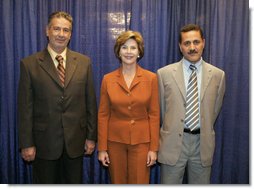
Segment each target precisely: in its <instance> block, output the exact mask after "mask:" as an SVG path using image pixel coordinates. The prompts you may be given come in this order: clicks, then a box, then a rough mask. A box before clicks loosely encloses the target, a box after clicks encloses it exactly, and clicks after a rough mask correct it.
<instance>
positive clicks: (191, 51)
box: [188, 49, 198, 54]
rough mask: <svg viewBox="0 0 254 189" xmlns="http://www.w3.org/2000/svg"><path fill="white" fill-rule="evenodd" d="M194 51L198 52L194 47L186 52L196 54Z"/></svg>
mask: <svg viewBox="0 0 254 189" xmlns="http://www.w3.org/2000/svg"><path fill="white" fill-rule="evenodd" d="M196 53H198V52H197V51H196V50H195V49H192V50H190V51H189V52H188V54H196Z"/></svg>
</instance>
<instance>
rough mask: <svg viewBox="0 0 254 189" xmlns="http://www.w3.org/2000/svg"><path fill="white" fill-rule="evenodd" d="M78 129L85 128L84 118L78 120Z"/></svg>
mask: <svg viewBox="0 0 254 189" xmlns="http://www.w3.org/2000/svg"><path fill="white" fill-rule="evenodd" d="M80 128H81V129H84V128H86V119H85V118H83V119H81V120H80Z"/></svg>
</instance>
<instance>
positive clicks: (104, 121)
mask: <svg viewBox="0 0 254 189" xmlns="http://www.w3.org/2000/svg"><path fill="white" fill-rule="evenodd" d="M109 117H110V101H109V96H108V93H107V84H106V79H105V77H104V78H103V80H102V84H101V92H100V106H99V112H98V151H106V150H107V140H108V121H109Z"/></svg>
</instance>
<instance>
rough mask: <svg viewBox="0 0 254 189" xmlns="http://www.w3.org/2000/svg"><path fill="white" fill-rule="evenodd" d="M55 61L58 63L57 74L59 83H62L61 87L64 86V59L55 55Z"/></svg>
mask: <svg viewBox="0 0 254 189" xmlns="http://www.w3.org/2000/svg"><path fill="white" fill-rule="evenodd" d="M56 60H57V61H58V65H57V72H58V75H59V78H60V81H61V83H62V86H64V79H65V69H64V67H63V60H64V59H63V57H62V56H61V55H57V56H56Z"/></svg>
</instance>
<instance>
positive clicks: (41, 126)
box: [33, 123, 47, 131]
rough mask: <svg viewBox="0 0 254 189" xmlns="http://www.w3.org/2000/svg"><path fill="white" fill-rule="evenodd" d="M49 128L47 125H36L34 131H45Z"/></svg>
mask: <svg viewBox="0 0 254 189" xmlns="http://www.w3.org/2000/svg"><path fill="white" fill-rule="evenodd" d="M46 128H47V124H46V123H34V126H33V130H34V131H45V130H46Z"/></svg>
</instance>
